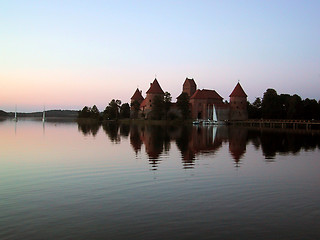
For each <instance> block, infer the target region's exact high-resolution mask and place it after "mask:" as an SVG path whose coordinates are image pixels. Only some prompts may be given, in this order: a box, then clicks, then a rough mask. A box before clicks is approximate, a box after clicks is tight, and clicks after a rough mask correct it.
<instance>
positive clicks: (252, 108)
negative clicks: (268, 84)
mask: <svg viewBox="0 0 320 240" xmlns="http://www.w3.org/2000/svg"><path fill="white" fill-rule="evenodd" d="M261 105H262V102H261V98H259V97H257V98H256V100H255V101H254V102H253V103H252V104H251V103H250V102H248V108H247V109H248V116H249V118H256V119H258V118H261V116H262V113H261Z"/></svg>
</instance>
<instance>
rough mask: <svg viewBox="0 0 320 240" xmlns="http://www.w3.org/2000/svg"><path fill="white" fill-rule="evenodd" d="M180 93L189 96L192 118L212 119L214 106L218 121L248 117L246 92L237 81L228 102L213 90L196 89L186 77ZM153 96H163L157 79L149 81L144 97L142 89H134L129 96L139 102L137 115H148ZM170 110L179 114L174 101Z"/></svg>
mask: <svg viewBox="0 0 320 240" xmlns="http://www.w3.org/2000/svg"><path fill="white" fill-rule="evenodd" d="M182 93H186V94H187V95H188V97H189V107H190V112H191V118H192V119H213V111H214V110H213V109H214V108H215V111H216V115H217V118H218V120H219V121H229V120H231V121H237V120H246V119H248V111H247V94H246V93H245V92H244V90H243V88H242V87H241V85H240V83H239V82H238V83H237V85H236V86H235V88H234V89H233V91H232V92H231V94H230V95H229V97H230V101H229V103H227V102H223V98H222V97H221V96H220V95H219V94H218V93H217V92H216V91H215V90H210V89H202V90H200V89H197V84H196V83H195V81H194V79H189V78H186V80H185V81H184V83H183V87H182ZM182 93H181V94H182ZM181 94H180V95H179V96H178V97H177V99H178V98H179V97H180V96H181ZM155 96H160V97H161V98H163V97H164V91H163V90H162V88H161V86H160V84H159V82H158V80H157V79H154V81H153V82H152V83H150V87H149V89H148V91H147V92H146V98H144V97H143V96H142V91H140V90H139V89H138V88H137V89H136V91H135V92H134V94H133V96H132V97H131V103H133V102H135V101H136V102H138V103H139V104H140V107H139V116H143V117H144V118H148V117H149V113H150V112H151V110H152V104H153V101H154V98H155ZM170 112H172V113H174V114H176V115H180V113H179V110H178V108H177V106H176V103H172V105H171V109H170Z"/></svg>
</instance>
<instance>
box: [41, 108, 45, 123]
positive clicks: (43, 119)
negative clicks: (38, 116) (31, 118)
mask: <svg viewBox="0 0 320 240" xmlns="http://www.w3.org/2000/svg"><path fill="white" fill-rule="evenodd" d="M45 121H46V109H45V107H43V113H42V122H45Z"/></svg>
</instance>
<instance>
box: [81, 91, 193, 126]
mask: <svg viewBox="0 0 320 240" xmlns="http://www.w3.org/2000/svg"><path fill="white" fill-rule="evenodd" d="M173 105H174V104H173V103H172V97H171V94H170V93H169V92H165V93H164V96H163V97H161V96H155V97H154V99H153V102H152V109H151V112H150V115H149V118H150V119H153V120H174V119H177V118H179V117H181V118H182V119H188V118H190V107H189V97H188V95H187V94H186V93H182V94H181V95H180V96H179V97H178V99H177V104H176V109H173V108H172V106H173ZM177 110H178V111H180V112H181V114H178V113H177ZM139 112H140V103H139V102H138V101H136V100H135V101H133V102H131V104H128V103H123V104H122V103H121V100H118V99H117V100H115V99H112V100H111V101H110V102H109V104H108V106H107V107H106V108H105V110H104V111H103V112H100V111H99V109H98V108H97V106H96V105H94V106H93V107H88V106H85V107H84V108H83V109H82V110H81V111H79V112H78V119H95V120H99V121H103V120H118V119H126V118H130V117H131V118H134V119H135V118H139V117H142V118H144V117H145V116H144V113H141V116H139ZM180 115H181V116H180Z"/></svg>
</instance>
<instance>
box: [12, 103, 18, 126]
mask: <svg viewBox="0 0 320 240" xmlns="http://www.w3.org/2000/svg"><path fill="white" fill-rule="evenodd" d="M13 121H15V122H17V121H18V117H17V106H16V107H15V109H14V118H13Z"/></svg>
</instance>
